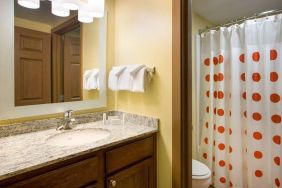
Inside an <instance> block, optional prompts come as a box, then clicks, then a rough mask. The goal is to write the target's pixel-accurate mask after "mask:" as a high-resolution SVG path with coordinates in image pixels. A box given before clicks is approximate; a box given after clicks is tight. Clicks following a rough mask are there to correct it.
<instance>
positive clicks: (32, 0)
mask: <svg viewBox="0 0 282 188" xmlns="http://www.w3.org/2000/svg"><path fill="white" fill-rule="evenodd" d="M18 4H19V5H21V6H23V7H26V8H31V9H38V8H39V7H40V0H18Z"/></svg>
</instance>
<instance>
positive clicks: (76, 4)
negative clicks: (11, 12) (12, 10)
mask: <svg viewBox="0 0 282 188" xmlns="http://www.w3.org/2000/svg"><path fill="white" fill-rule="evenodd" d="M49 1H51V3H52V10H51V11H52V14H54V15H56V16H60V17H67V16H69V15H70V10H78V20H79V21H80V22H83V23H91V22H93V20H94V18H102V17H104V9H105V0H49ZM18 4H19V5H21V6H23V7H26V8H31V9H36V8H39V7H40V0H18Z"/></svg>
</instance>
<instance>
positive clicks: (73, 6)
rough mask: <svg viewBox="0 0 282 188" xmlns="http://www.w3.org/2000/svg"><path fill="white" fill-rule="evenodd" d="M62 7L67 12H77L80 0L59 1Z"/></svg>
mask: <svg viewBox="0 0 282 188" xmlns="http://www.w3.org/2000/svg"><path fill="white" fill-rule="evenodd" d="M60 3H61V4H62V6H63V7H64V8H66V9H69V10H78V9H79V5H80V0H60Z"/></svg>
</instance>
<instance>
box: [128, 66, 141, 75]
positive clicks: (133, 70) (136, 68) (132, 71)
mask: <svg viewBox="0 0 282 188" xmlns="http://www.w3.org/2000/svg"><path fill="white" fill-rule="evenodd" d="M144 67H145V65H141V64H135V65H130V66H129V67H128V69H129V74H130V75H131V76H135V75H136V74H137V73H138V72H139V71H140V70H141V69H142V68H144Z"/></svg>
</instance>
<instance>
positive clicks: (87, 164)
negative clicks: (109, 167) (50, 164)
mask: <svg viewBox="0 0 282 188" xmlns="http://www.w3.org/2000/svg"><path fill="white" fill-rule="evenodd" d="M98 174H99V158H98V157H93V158H90V159H86V160H84V161H81V162H78V163H74V164H71V165H68V166H65V167H62V168H59V169H56V170H53V171H50V172H48V173H46V174H42V175H39V176H35V177H33V178H30V179H27V180H24V181H21V182H19V183H16V184H13V185H11V186H10V187H21V188H33V187H34V188H37V187H38V188H44V187H46V188H47V187H48V188H49V187H52V188H65V187H67V188H69V187H83V186H85V185H89V184H91V183H94V182H95V181H97V180H98Z"/></svg>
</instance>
